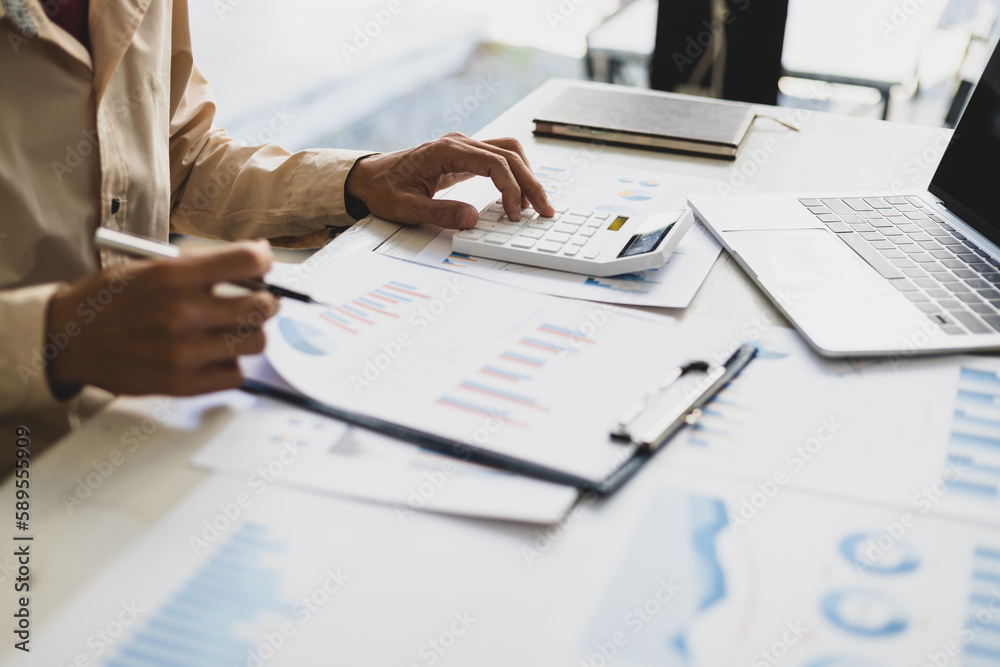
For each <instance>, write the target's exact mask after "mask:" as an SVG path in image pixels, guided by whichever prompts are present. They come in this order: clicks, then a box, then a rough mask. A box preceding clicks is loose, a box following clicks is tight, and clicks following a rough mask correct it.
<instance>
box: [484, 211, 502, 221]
mask: <svg viewBox="0 0 1000 667" xmlns="http://www.w3.org/2000/svg"><path fill="white" fill-rule="evenodd" d="M503 215H504V214H503V209H501V210H499V211H493V210H490V209H486V210H485V211H483V212H482V213H480V214H479V221H480V222H497V221H498V220H500V218H502V217H503Z"/></svg>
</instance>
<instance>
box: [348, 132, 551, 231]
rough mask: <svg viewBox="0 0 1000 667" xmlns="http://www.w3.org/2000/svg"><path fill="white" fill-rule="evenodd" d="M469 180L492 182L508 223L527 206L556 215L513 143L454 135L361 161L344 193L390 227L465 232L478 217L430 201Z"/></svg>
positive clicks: (470, 210)
mask: <svg viewBox="0 0 1000 667" xmlns="http://www.w3.org/2000/svg"><path fill="white" fill-rule="evenodd" d="M473 176H488V177H489V178H490V179H492V181H493V184H494V185H495V186H496V187H497V189H498V190H500V192H501V194H502V195H503V207H504V211H505V212H506V213H507V216H508V217H510V219H511V220H520V219H521V209H522V208H528V207H529V206H531V207H533V208H534V209H535V210H536V211H538V212H539V213H540V214H541V215H544V216H551V215H555V210H553V208H552V205H551V204H549V201H548V199H547V198H546V196H545V189H544V188H543V187H542V184H541V183H539V182H538V181H537V180H535V177H534V175H533V174H532V172H531V167H530V166H529V165H528V158H527V157H525V155H524V149H523V148H521V144H520V143H519V142H518V141H517V140H516V139H490V140H488V141H476V140H474V139H470V138H468V137H466V136H464V135H462V134H459V133H457V132H451V133H449V134H446V135H445V136H443V137H441V138H440V139H435V140H434V141H431V142H428V143H426V144H421V145H420V146H417V147H415V148H410V149H407V150H403V151H397V152H395V153H383V154H380V155H371V156H368V157H366V158H362V159H361V160H359V161H358V162H357V163H355V165H354V169H353V170H351V173H350V175H349V176H348V177H347V183H346V184H345V187H344V190H345V192H346V193H347V195H349V196H351V197H356V198H357V199H360V200H361V201H362V202H364V204H365V206H367V207H368V210H370V211H371V212H372V213H373V214H375V215H377V216H378V217H380V218H384V219H386V220H391V221H392V222H402V223H407V224H416V223H421V222H429V223H431V224H435V225H438V226H440V227H449V228H452V229H468V228H469V227H475V226H476V222H477V221H478V219H479V211H477V210H476V208H475V207H474V206H471V205H469V204H463V203H462V202H457V201H447V200H441V199H434V194H435V193H436V192H438V191H439V190H442V189H444V188H447V187H449V186H452V185H454V184H455V183H458V182H460V181H464V180H466V179H468V178H472V177H473Z"/></svg>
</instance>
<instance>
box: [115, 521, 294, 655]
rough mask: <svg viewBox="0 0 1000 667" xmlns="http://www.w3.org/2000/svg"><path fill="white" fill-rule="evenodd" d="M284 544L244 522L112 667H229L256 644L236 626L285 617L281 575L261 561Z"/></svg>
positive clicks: (122, 650)
mask: <svg viewBox="0 0 1000 667" xmlns="http://www.w3.org/2000/svg"><path fill="white" fill-rule="evenodd" d="M280 550H281V546H280V545H279V544H277V543H276V542H273V541H271V540H269V539H268V537H267V528H265V527H264V526H261V525H258V524H253V523H245V524H243V525H242V526H240V528H239V529H238V532H236V534H234V535H233V536H232V538H231V539H230V541H229V543H228V544H226V545H225V546H224V547H222V548H221V549H220V550H219V551H218V552H217V553H216V554H215V555H214V556H213V557H212V558H211V559H210V560H209V561H208V562H207V563H206V564H205V565H204V566H203V567H202V568H201V569H200V570H199V571H198V572H196V573H195V575H194V576H193V577H192V578H191V579H190V580H189V581H188V582H187V583H186V584H184V586H183V587H182V588H181V589H180V590H179V591H177V593H175V594H174V596H173V597H172V598H171V599H170V600H169V601H168V602H167V603H166V604H165V605H164V606H163V607H161V608H160V609H159V610H158V611H157V612H156V615H155V616H153V617H152V618H151V619H150V620H149V622H148V623H147V624H146V625H145V626H144V627H142V629H140V630H139V631H138V632H136V633H135V634H134V635H133V636H132V637H130V638H129V640H128V641H127V643H125V644H124V645H123V646H122V647H121V649H120V650H119V651H118V654H117V655H116V656H115V657H114V658H112V659H110V660H108V662H107V666H108V667H231V666H232V665H240V664H246V661H247V658H248V656H249V654H250V652H251V651H252V650H253V649H254V648H256V647H255V645H253V644H251V642H248V641H245V640H242V639H239V638H237V637H235V636H234V635H235V630H236V627H237V626H239V625H242V624H247V623H250V622H253V621H254V620H255V619H256V618H257V617H258V616H259V615H260V614H261V613H263V612H272V613H276V614H283V615H287V614H289V613H290V611H291V610H290V607H289V606H288V605H283V604H282V603H281V602H280V601H279V600H278V598H277V587H278V573H277V572H276V571H275V570H272V569H268V568H266V567H263V566H262V565H261V563H260V561H261V559H262V558H263V557H264V556H265V555H266V554H268V553H274V552H278V551H280Z"/></svg>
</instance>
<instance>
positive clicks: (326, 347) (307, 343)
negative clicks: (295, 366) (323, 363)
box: [278, 317, 336, 357]
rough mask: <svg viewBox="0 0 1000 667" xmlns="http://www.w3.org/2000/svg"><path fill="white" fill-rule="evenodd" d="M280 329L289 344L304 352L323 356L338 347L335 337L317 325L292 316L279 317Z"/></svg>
mask: <svg viewBox="0 0 1000 667" xmlns="http://www.w3.org/2000/svg"><path fill="white" fill-rule="evenodd" d="M278 330H279V331H280V332H281V335H282V336H284V337H285V340H286V341H288V344H289V345H291V346H292V347H294V348H295V349H296V350H298V351H299V352H302V353H303V354H308V355H311V356H314V357H321V356H323V355H326V354H329V353H331V352H333V349H334V347H336V345H335V344H334V342H333V339H332V338H330V337H329V336H327V335H326V334H325V333H323V332H322V331H320V330H319V329H317V328H316V327H313V326H310V325H308V324H306V323H305V322H299V321H298V320H293V319H292V318H290V317H281V318H279V319H278Z"/></svg>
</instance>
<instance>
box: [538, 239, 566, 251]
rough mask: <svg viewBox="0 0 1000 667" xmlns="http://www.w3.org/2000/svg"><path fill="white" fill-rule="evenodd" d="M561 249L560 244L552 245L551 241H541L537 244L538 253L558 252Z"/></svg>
mask: <svg viewBox="0 0 1000 667" xmlns="http://www.w3.org/2000/svg"><path fill="white" fill-rule="evenodd" d="M561 249H562V244H561V243H552V242H551V241H542V242H541V243H539V244H538V250H539V251H540V252H549V253H552V252H559V251H560V250H561Z"/></svg>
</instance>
